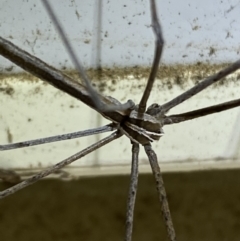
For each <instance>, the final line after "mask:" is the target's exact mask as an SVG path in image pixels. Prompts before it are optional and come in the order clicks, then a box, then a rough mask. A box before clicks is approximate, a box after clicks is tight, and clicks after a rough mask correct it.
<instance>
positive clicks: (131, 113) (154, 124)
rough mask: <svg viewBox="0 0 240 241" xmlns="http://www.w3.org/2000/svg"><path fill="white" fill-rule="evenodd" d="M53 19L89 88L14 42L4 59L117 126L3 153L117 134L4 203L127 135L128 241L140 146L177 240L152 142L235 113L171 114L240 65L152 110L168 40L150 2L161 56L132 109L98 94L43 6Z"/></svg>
mask: <svg viewBox="0 0 240 241" xmlns="http://www.w3.org/2000/svg"><path fill="white" fill-rule="evenodd" d="M42 2H43V4H44V6H45V8H46V10H47V12H48V13H49V16H50V17H51V19H52V21H53V23H54V24H55V26H56V28H57V30H58V32H59V34H60V36H61V38H62V40H63V42H64V45H65V47H66V49H67V51H68V53H69V55H70V57H71V59H72V61H73V63H74V64H75V67H76V69H77V70H78V73H79V75H80V77H81V79H82V80H83V82H84V84H85V85H81V84H79V83H77V82H75V81H74V80H72V79H71V78H70V77H68V76H66V75H65V74H63V73H61V72H60V71H58V70H56V69H54V68H52V67H50V66H48V65H47V64H45V63H44V62H43V61H41V60H40V59H38V58H36V57H34V56H32V55H30V54H28V53H27V52H25V51H23V50H21V49H19V48H18V47H16V46H15V45H13V44H12V43H11V42H9V41H7V40H5V39H3V38H0V54H1V55H2V56H4V57H6V58H7V59H9V60H10V61H12V62H13V63H15V64H17V65H18V66H20V67H21V68H23V69H25V70H26V71H28V72H30V73H31V74H33V75H35V76H37V77H39V78H41V79H42V80H44V81H47V82H48V83H50V84H52V85H53V86H54V87H56V88H58V89H60V90H62V91H64V92H66V93H68V94H69V95H71V96H73V97H75V98H77V99H79V100H80V101H82V102H84V103H85V104H87V105H88V106H89V107H91V108H93V109H95V110H96V111H97V112H99V113H100V114H101V115H102V116H103V117H105V118H107V119H109V120H111V122H112V123H111V124H108V125H106V126H103V127H99V128H95V129H91V130H86V131H81V132H78V133H75V134H70V135H69V134H66V135H61V136H57V137H49V138H44V139H38V140H33V141H26V142H21V143H14V144H9V145H1V146H0V150H9V149H14V148H22V147H27V146H33V145H37V144H42V143H48V142H52V141H59V140H64V139H71V138H76V137H82V136H87V135H94V134H98V133H103V132H108V131H114V132H113V133H112V134H111V135H110V136H108V137H106V138H104V139H102V140H100V141H99V142H97V143H95V144H93V145H91V146H89V147H87V148H86V149H84V150H83V151H81V152H78V153H76V154H75V155H73V156H71V157H69V158H67V159H65V160H63V161H61V162H60V163H58V164H56V165H54V166H53V167H50V168H48V169H46V170H45V171H42V172H40V173H38V174H36V175H34V176H32V177H31V178H28V179H26V180H25V181H23V182H21V183H19V184H17V185H15V186H13V187H10V188H8V189H6V190H4V191H2V192H0V198H4V197H6V196H8V195H11V194H13V193H15V192H16V191H18V190H20V189H22V188H24V187H26V186H28V185H30V184H32V183H34V182H36V181H38V180H40V179H42V178H43V177H45V176H47V175H49V174H51V173H53V172H55V171H56V170H58V169H60V168H62V167H64V166H65V165H68V164H70V163H72V162H73V161H75V160H77V159H80V158H81V157H83V156H85V155H87V154H89V153H90V152H92V151H94V150H96V149H98V148H100V147H102V146H104V145H106V144H108V143H109V142H111V141H113V140H115V139H117V138H120V137H121V136H122V135H126V136H127V137H128V138H129V139H130V141H131V143H132V171H131V182H130V188H129V196H128V204H127V215H126V216H127V218H126V233H125V240H131V236H132V226H133V211H134V203H135V197H136V191H137V179H138V155H139V145H142V146H143V147H144V149H145V152H146V154H147V156H148V158H149V162H150V165H151V168H152V172H153V174H154V178H155V181H156V185H157V191H158V195H159V201H160V203H161V209H162V215H163V218H164V222H165V225H166V228H167V232H168V237H169V239H170V240H171V241H173V240H176V234H175V230H174V227H173V224H172V219H171V214H170V210H169V206H168V201H167V196H166V191H165V188H164V184H163V179H162V176H161V172H160V168H159V165H158V160H157V156H156V154H155V152H154V150H153V149H152V147H151V142H153V141H157V140H159V139H160V137H161V136H162V135H163V134H164V132H163V126H164V125H169V124H174V123H180V122H183V121H187V120H191V119H194V118H198V117H202V116H205V115H209V114H213V113H217V112H220V111H225V110H228V109H231V108H234V107H238V106H240V99H236V100H233V101H229V102H225V103H221V104H218V105H214V106H210V107H207V108H202V109H198V110H194V111H190V112H186V113H182V114H178V115H167V113H168V111H169V110H170V109H172V108H174V107H175V106H177V105H179V104H180V103H182V102H184V101H185V100H187V99H189V98H191V97H192V96H194V95H196V94H197V93H199V92H201V91H202V90H204V89H205V88H207V87H208V86H210V85H211V84H213V83H216V82H217V81H219V80H220V79H222V78H224V77H226V76H228V75H229V74H231V73H233V72H234V71H236V70H237V69H239V68H240V60H238V61H236V62H235V63H233V64H232V65H230V66H228V67H226V68H225V69H222V70H221V71H219V72H218V73H216V74H215V75H212V76H210V77H208V78H206V79H205V80H203V81H201V82H200V83H198V84H197V85H195V86H194V87H192V88H191V89H189V90H188V91H186V92H184V93H183V94H181V95H179V96H177V97H176V98H174V99H172V100H170V101H168V102H166V103H164V104H163V105H159V104H157V103H154V104H152V105H150V106H149V107H148V108H147V101H148V98H149V96H150V93H151V90H152V87H153V83H154V80H155V77H156V74H157V71H158V67H159V63H160V60H161V55H162V49H163V46H164V40H163V36H162V30H161V25H160V22H159V19H158V15H157V10H156V3H155V1H154V0H151V1H150V8H151V17H152V28H153V31H154V34H155V55H154V60H153V65H152V69H151V73H150V75H149V78H148V82H147V85H146V88H145V91H144V93H143V96H142V98H141V100H140V102H139V104H138V105H135V103H133V101H132V100H128V101H127V102H126V103H123V104H122V103H120V102H119V101H118V100H116V99H115V98H113V97H105V96H102V95H100V94H99V93H97V92H96V91H95V90H94V89H93V87H92V86H91V84H90V81H89V79H88V77H87V75H86V73H85V71H84V69H83V67H82V65H81V63H80V62H79V60H78V59H77V57H76V55H75V53H74V51H73V49H72V47H71V45H70V43H69V41H68V39H67V38H66V34H65V33H64V30H63V28H62V27H61V25H60V24H59V21H58V20H57V18H56V17H55V14H54V12H53V10H52V8H51V6H50V5H49V3H48V1H46V0H43V1H42Z"/></svg>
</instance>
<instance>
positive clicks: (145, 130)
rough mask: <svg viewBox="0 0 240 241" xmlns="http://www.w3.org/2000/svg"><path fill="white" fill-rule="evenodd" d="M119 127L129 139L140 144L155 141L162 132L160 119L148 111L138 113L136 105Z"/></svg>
mask: <svg viewBox="0 0 240 241" xmlns="http://www.w3.org/2000/svg"><path fill="white" fill-rule="evenodd" d="M120 129H121V130H122V132H123V133H124V134H125V135H126V136H128V137H129V138H130V139H131V141H133V142H135V143H138V144H141V145H146V144H148V143H149V142H153V141H157V140H159V139H160V137H161V136H162V135H163V134H164V132H163V130H162V125H161V123H160V121H159V120H157V119H156V118H155V117H154V116H152V115H149V114H148V113H143V114H142V113H139V112H138V106H136V107H135V109H134V110H132V111H131V113H130V115H129V116H128V118H127V119H126V120H125V121H124V122H123V123H122V124H121V127H120Z"/></svg>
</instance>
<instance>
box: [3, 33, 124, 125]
mask: <svg viewBox="0 0 240 241" xmlns="http://www.w3.org/2000/svg"><path fill="white" fill-rule="evenodd" d="M0 54H1V55H2V56H4V57H5V58H7V59H8V60H10V61H11V62H13V63H15V64H16V65H18V66H19V67H21V68H23V69H24V70H26V71H28V72H29V73H31V74H32V75H34V76H36V77H38V78H40V79H42V80H43V81H46V82H48V83H49V84H51V85H53V86H54V87H56V88H57V89H59V90H61V91H63V92H65V93H68V94H69V95H71V96H73V97H74V98H76V99H78V100H80V101H82V102H83V103H85V104H86V105H88V106H90V107H91V108H93V109H95V110H96V111H98V112H99V113H100V114H101V115H104V116H105V117H107V118H108V119H111V120H112V121H115V122H118V123H119V122H121V121H123V118H124V117H125V115H126V113H124V112H123V113H122V112H119V111H112V112H107V113H104V114H103V113H102V112H101V111H100V110H98V109H96V107H95V105H94V103H93V100H92V97H91V95H90V94H89V92H88V91H87V90H86V88H85V87H84V86H83V85H82V84H80V83H78V82H76V81H75V80H73V79H72V78H70V77H69V76H67V75H65V74H63V73H62V72H61V71H59V70H57V69H55V68H53V67H51V66H49V65H48V64H46V63H45V62H43V61H42V60H40V59H39V58H36V57H35V56H33V55H31V54H29V53H27V52H26V51H24V50H22V49H20V48H19V47H17V46H16V45H14V44H13V43H11V42H10V41H8V40H6V39H4V38H2V37H0ZM99 97H100V101H101V102H102V103H103V104H105V105H114V102H113V99H109V98H107V97H104V96H102V95H99Z"/></svg>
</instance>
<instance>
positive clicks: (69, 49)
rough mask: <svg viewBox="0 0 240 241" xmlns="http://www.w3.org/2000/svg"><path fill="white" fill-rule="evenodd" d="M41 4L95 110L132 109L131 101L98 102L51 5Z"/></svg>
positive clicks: (45, 0) (43, 1)
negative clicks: (116, 102) (110, 103)
mask: <svg viewBox="0 0 240 241" xmlns="http://www.w3.org/2000/svg"><path fill="white" fill-rule="evenodd" d="M42 3H43V5H44V7H45V9H46V10H47V12H48V15H49V16H50V18H51V19H52V22H53V24H54V25H55V27H56V29H57V31H58V33H59V35H60V37H61V39H62V41H63V43H64V46H65V48H66V49H67V52H68V53H69V56H70V58H71V59H72V62H73V63H74V65H75V67H76V69H77V71H78V74H79V76H80V77H81V78H82V79H83V81H84V83H85V84H86V87H87V90H88V91H89V93H90V95H91V96H92V100H93V102H94V105H95V106H96V107H97V109H99V110H100V111H103V112H106V111H112V110H128V109H132V108H133V107H134V103H133V101H131V100H129V101H127V102H126V103H124V104H123V105H119V106H118V105H117V106H116V105H111V106H107V105H105V104H103V103H102V102H101V101H100V99H99V96H98V93H97V92H96V91H95V90H94V88H93V87H92V85H91V83H90V80H89V78H88V76H87V74H86V72H85V70H84V68H83V66H82V64H81V63H80V61H79V60H78V58H77V56H76V54H75V52H74V50H73V47H72V45H71V44H70V42H69V41H68V38H67V35H66V33H65V31H64V30H63V27H62V26H61V24H60V22H59V21H58V19H57V16H56V15H55V13H54V11H53V9H52V7H51V5H50V4H49V2H48V1H47V0H42Z"/></svg>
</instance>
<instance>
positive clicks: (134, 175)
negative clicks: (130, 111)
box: [125, 143, 139, 241]
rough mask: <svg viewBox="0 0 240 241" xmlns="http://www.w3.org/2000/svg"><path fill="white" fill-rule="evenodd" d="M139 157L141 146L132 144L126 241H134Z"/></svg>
mask: <svg viewBox="0 0 240 241" xmlns="http://www.w3.org/2000/svg"><path fill="white" fill-rule="evenodd" d="M138 155H139V145H138V144H136V143H133V144H132V168H131V180H130V186H129V192H128V201H127V215H126V217H127V218H126V233H125V241H131V240H132V230H133V216H134V206H135V200H136V195H137V185H138Z"/></svg>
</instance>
